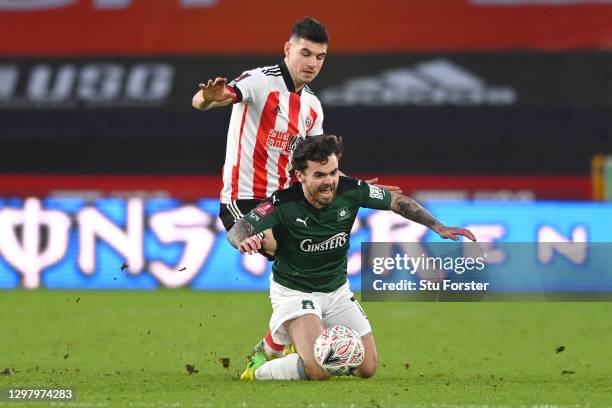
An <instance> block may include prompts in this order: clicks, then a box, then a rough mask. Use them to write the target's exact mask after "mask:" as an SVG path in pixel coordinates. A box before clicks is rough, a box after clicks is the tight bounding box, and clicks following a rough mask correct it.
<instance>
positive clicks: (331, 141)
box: [291, 135, 344, 173]
mask: <svg viewBox="0 0 612 408" xmlns="http://www.w3.org/2000/svg"><path fill="white" fill-rule="evenodd" d="M343 149H344V146H343V145H342V138H341V137H340V136H336V135H319V136H309V137H306V139H304V140H302V141H301V142H299V143H298V144H297V146H296V147H295V150H294V151H293V158H292V159H291V164H292V165H293V168H294V169H295V170H297V171H300V172H302V173H303V172H304V170H305V169H306V167H308V163H307V162H308V160H310V161H315V162H318V163H323V164H325V163H327V160H328V159H329V156H331V155H332V154H335V155H336V156H337V157H338V160H340V157H342V151H343Z"/></svg>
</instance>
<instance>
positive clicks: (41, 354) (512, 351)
mask: <svg viewBox="0 0 612 408" xmlns="http://www.w3.org/2000/svg"><path fill="white" fill-rule="evenodd" d="M363 306H364V308H365V310H366V312H367V313H368V315H369V318H370V321H371V323H372V326H373V328H374V335H375V337H376V341H377V345H378V349H379V356H380V362H379V370H378V373H377V374H376V376H375V377H374V378H373V379H370V380H360V379H357V378H335V379H333V380H331V381H328V382H306V381H304V382H298V381H294V382H285V381H279V382H253V383H250V382H241V381H239V380H238V379H237V378H238V374H239V372H240V371H241V370H242V369H243V368H244V365H245V356H246V354H247V353H248V352H249V350H250V348H251V347H252V345H253V344H254V343H255V342H256V341H257V340H258V339H259V338H260V337H261V336H262V335H263V334H264V333H265V330H266V327H267V322H268V317H269V314H270V306H269V301H268V298H267V294H266V293H261V292H240V293H238V292H192V291H187V290H177V291H169V290H161V291H155V292H92V291H22V290H18V291H5V292H0V372H2V371H4V372H5V374H3V375H0V387H74V388H75V389H76V401H75V402H74V403H70V404H67V405H68V406H69V405H73V406H115V405H122V406H125V405H131V406H135V407H149V406H172V407H175V406H181V407H182V406H199V407H207V406H210V407H218V406H266V407H286V406H298V407H330V406H356V407H361V406H373V407H395V406H421V407H450V406H528V407H532V406H548V407H551V406H573V407H576V406H590V407H598V406H602V407H606V406H611V405H612V303H437V304H436V303H365V304H363ZM560 346H564V347H565V349H564V350H563V351H562V352H557V351H556V349H557V348H558V347H560ZM223 359H226V360H225V363H226V364H225V365H227V363H228V362H229V367H227V368H226V367H224V364H223V362H224V361H223ZM227 359H229V360H227ZM187 364H190V365H193V366H195V367H192V370H190V371H192V373H191V374H190V373H189V370H188V369H187V368H186V365H187ZM6 368H9V369H14V370H15V372H14V373H13V372H12V370H8V372H10V373H12V374H6V372H7V370H5V369H6ZM0 405H5V406H6V405H13V406H18V407H22V406H24V404H23V403H16V404H9V403H0ZM38 406H40V405H38Z"/></svg>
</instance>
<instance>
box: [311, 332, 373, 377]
mask: <svg viewBox="0 0 612 408" xmlns="http://www.w3.org/2000/svg"><path fill="white" fill-rule="evenodd" d="M314 356H315V360H317V363H319V365H320V366H321V367H323V369H324V370H325V371H326V372H327V373H328V374H329V375H332V376H336V375H349V374H350V373H351V372H352V371H353V370H354V369H355V368H357V367H359V366H360V365H361V364H362V363H363V359H364V357H365V350H364V348H363V343H362V342H361V337H359V334H357V332H356V331H355V330H352V329H349V328H348V327H344V326H340V325H336V326H333V327H328V328H327V329H325V330H323V331H322V332H321V334H320V335H319V337H317V339H316V340H315V344H314Z"/></svg>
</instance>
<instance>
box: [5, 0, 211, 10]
mask: <svg viewBox="0 0 612 408" xmlns="http://www.w3.org/2000/svg"><path fill="white" fill-rule="evenodd" d="M176 2H177V3H179V5H180V7H181V8H194V7H212V6H214V5H215V4H216V3H217V0H176ZM79 3H90V5H91V8H93V9H94V10H110V9H113V10H121V9H127V8H129V7H130V6H131V5H132V3H133V0H91V1H86V2H83V1H80V0H0V10H4V11H43V10H53V9H60V8H64V7H68V6H74V5H76V4H79Z"/></svg>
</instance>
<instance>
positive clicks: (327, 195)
mask: <svg viewBox="0 0 612 408" xmlns="http://www.w3.org/2000/svg"><path fill="white" fill-rule="evenodd" d="M333 192H334V190H333V189H332V188H331V187H329V188H325V189H322V190H319V194H320V195H321V197H323V198H330V197H331V196H332V194H333Z"/></svg>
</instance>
